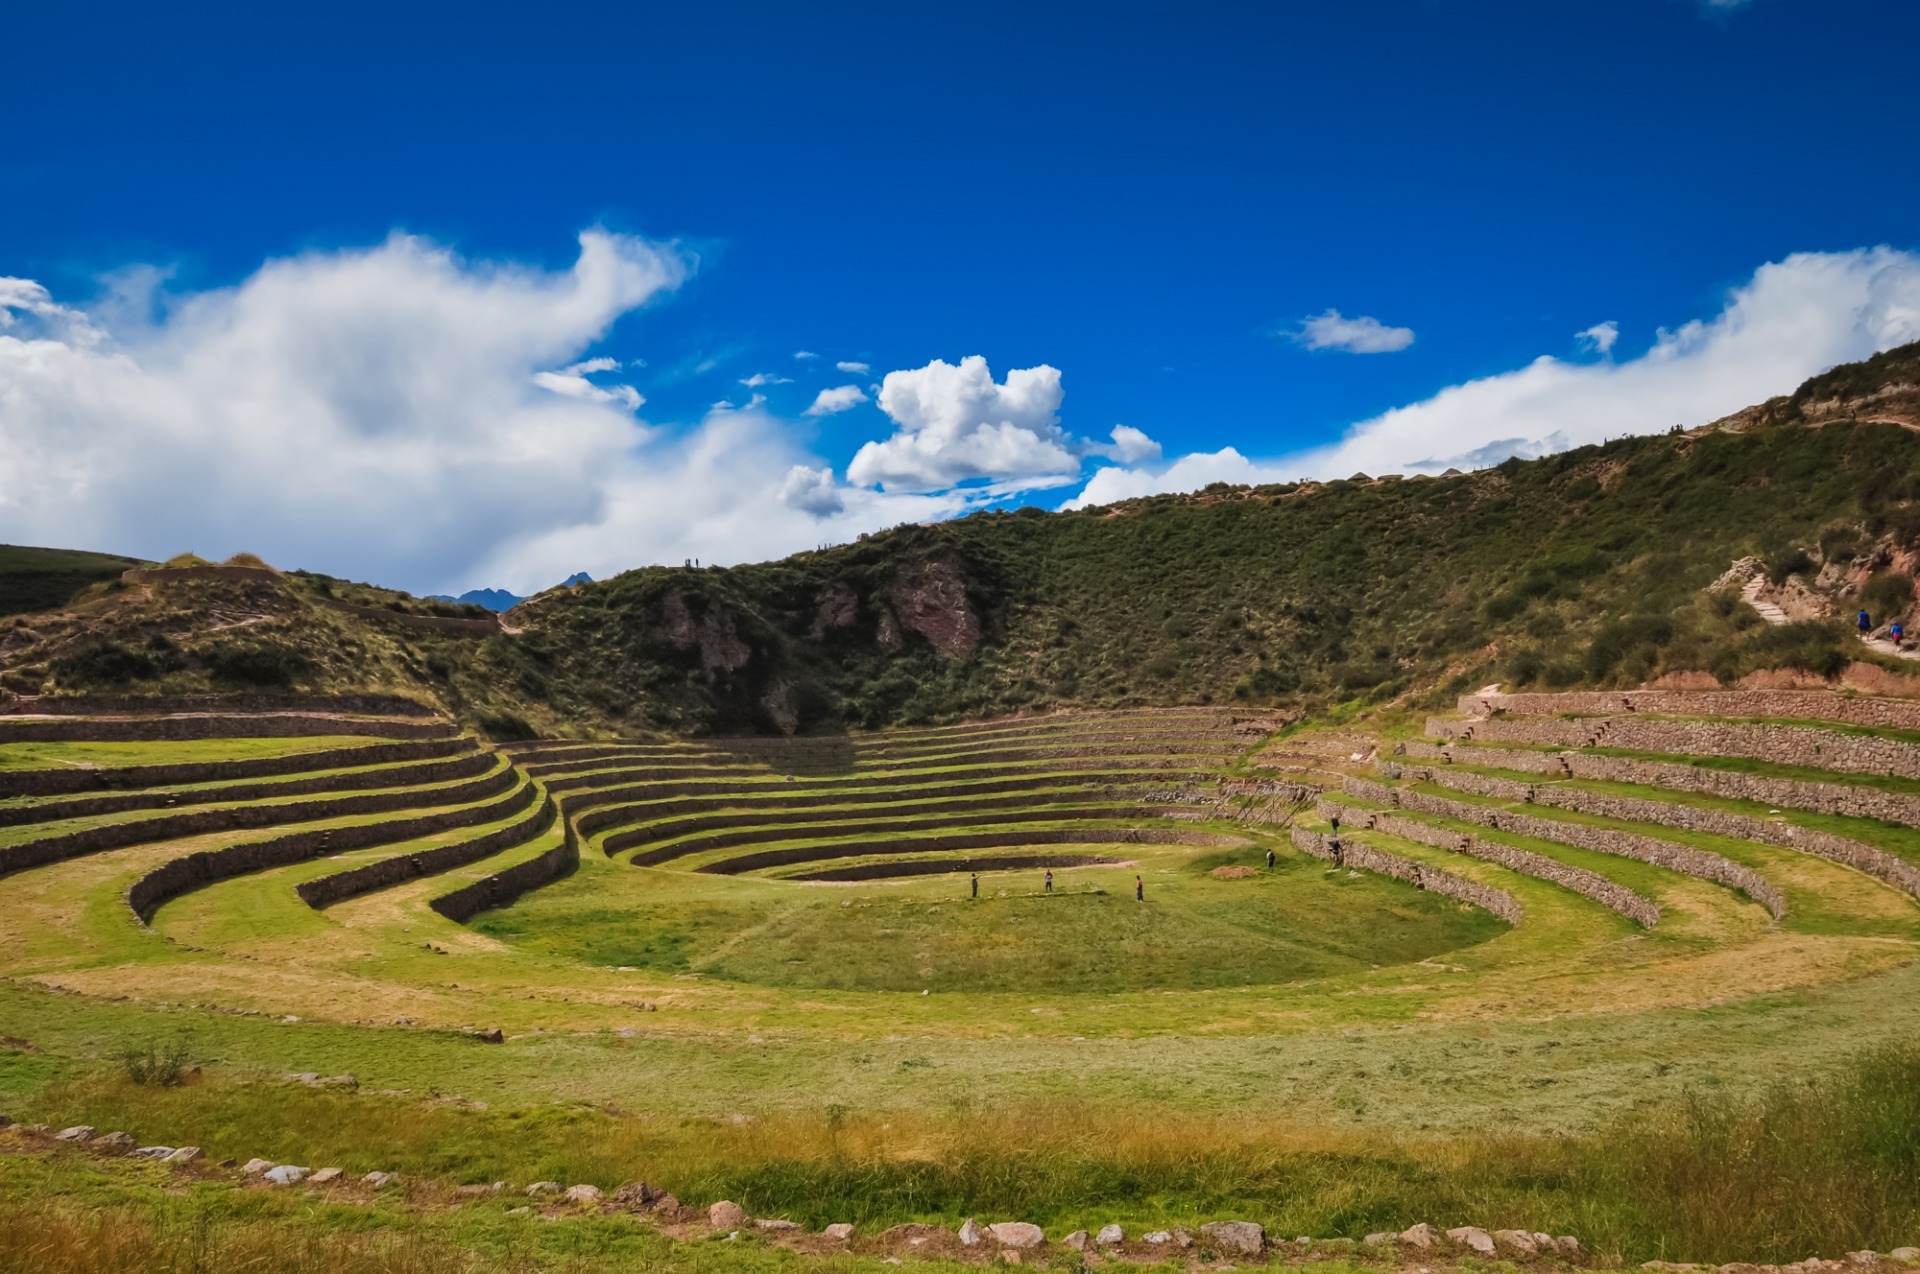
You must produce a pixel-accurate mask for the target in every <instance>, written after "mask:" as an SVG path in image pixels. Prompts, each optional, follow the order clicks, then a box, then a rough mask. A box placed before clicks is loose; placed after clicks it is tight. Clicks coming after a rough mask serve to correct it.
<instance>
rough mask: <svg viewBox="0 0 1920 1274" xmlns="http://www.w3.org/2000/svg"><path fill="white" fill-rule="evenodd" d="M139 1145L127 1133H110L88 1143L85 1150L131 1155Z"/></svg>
mask: <svg viewBox="0 0 1920 1274" xmlns="http://www.w3.org/2000/svg"><path fill="white" fill-rule="evenodd" d="M139 1144H140V1143H139V1142H137V1141H135V1140H134V1139H133V1138H132V1137H131V1136H130V1135H129V1134H127V1133H124V1132H110V1133H108V1134H107V1135H106V1136H104V1137H95V1138H94V1139H93V1140H92V1141H89V1142H88V1143H87V1149H89V1150H100V1151H105V1152H106V1153H107V1154H110V1155H124V1154H130V1153H132V1151H133V1150H134V1149H135V1148H136V1147H137V1146H139Z"/></svg>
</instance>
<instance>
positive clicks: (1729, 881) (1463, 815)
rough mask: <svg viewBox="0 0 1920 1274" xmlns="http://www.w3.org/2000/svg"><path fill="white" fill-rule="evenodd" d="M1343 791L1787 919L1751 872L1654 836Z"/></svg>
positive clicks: (1354, 781) (1403, 794) (1403, 795)
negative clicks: (1643, 869) (1666, 875)
mask: <svg viewBox="0 0 1920 1274" xmlns="http://www.w3.org/2000/svg"><path fill="white" fill-rule="evenodd" d="M1345 789H1346V792H1347V795H1349V796H1353V797H1357V798H1359V799H1360V800H1363V801H1371V802H1373V803H1374V804H1376V805H1386V806H1392V807H1397V808H1400V809H1407V810H1413V811H1415V812H1416V813H1422V814H1433V815H1437V816H1438V817H1440V818H1450V819H1453V820H1455V821H1457V822H1462V823H1478V824H1480V825H1481V826H1483V827H1491V828H1494V829H1495V830H1497V831H1505V832H1512V833H1513V834H1515V835H1516V836H1531V837H1534V838H1535V839H1537V840H1546V841H1552V842H1554V843H1555V844H1559V845H1570V846H1572V847H1573V848H1575V849H1586V850H1592V851H1593V852H1595V853H1599V854H1617V855H1619V856H1620V857H1622V858H1633V859H1638V860H1639V861H1641V862H1645V863H1652V864H1654V865H1655V866H1656V867H1666V868H1668V869H1670V870H1673V871H1677V872H1682V873H1684V874H1686V875H1689V876H1698V877H1699V878H1701V879H1702V880H1711V881H1713V882H1715V883H1716V884H1721V885H1726V886H1728V887H1729V888H1733V889H1738V890H1741V891H1742V892H1744V893H1745V894H1746V895H1747V896H1748V897H1749V898H1752V899H1753V900H1754V901H1755V902H1757V903H1759V904H1760V905H1761V906H1763V907H1765V908H1766V909H1767V911H1768V912H1770V913H1771V914H1772V915H1773V916H1774V918H1775V919H1778V918H1779V917H1781V916H1784V915H1786V914H1787V901H1786V898H1785V897H1784V896H1783V895H1782V894H1781V893H1780V891H1779V890H1778V889H1776V888H1774V887H1773V886H1772V885H1770V884H1768V883H1767V881H1766V879H1765V878H1764V877H1762V876H1761V875H1760V873H1758V872H1756V871H1754V870H1752V869H1751V868H1748V867H1742V866H1741V865H1740V864H1738V863H1736V862H1734V861H1733V860H1732V859H1730V858H1727V857H1724V856H1723V855H1720V854H1715V853H1710V852H1708V851H1707V850H1703V849H1695V848H1693V847H1692V846H1690V845H1681V844H1679V843H1677V842H1674V841H1669V840H1661V839H1659V838H1658V837H1653V836H1638V835H1635V834H1633V833H1631V832H1619V831H1614V830H1612V829H1610V828H1605V827H1592V826H1589V825H1588V824H1585V823H1570V822H1567V821H1565V820H1562V819H1555V818H1540V817H1537V816H1535V815H1531V814H1522V813H1520V812H1518V811H1516V810H1501V809H1493V808H1490V807H1488V806H1485V805H1476V804H1473V803H1472V802H1470V801H1456V800H1451V799H1449V798H1447V797H1444V796H1434V795H1431V794H1429V793H1426V792H1412V791H1408V790H1407V789H1405V788H1398V787H1389V786H1387V785H1386V784H1384V783H1375V782H1373V781H1372V780H1370V779H1362V778H1355V777H1352V776H1349V777H1348V778H1347V779H1346V781H1345Z"/></svg>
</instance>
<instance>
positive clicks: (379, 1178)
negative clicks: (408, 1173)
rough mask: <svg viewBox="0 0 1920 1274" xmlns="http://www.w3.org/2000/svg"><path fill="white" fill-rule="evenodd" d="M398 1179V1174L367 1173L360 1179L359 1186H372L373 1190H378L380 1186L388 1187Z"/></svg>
mask: <svg viewBox="0 0 1920 1274" xmlns="http://www.w3.org/2000/svg"><path fill="white" fill-rule="evenodd" d="M399 1179H400V1177H399V1174H398V1173H393V1172H369V1173H368V1174H367V1175H366V1176H364V1177H362V1178H360V1184H361V1185H363V1186H372V1187H373V1188H374V1189H376V1190H378V1189H379V1188H380V1187H381V1186H390V1185H392V1184H393V1183H394V1182H395V1181H398V1180H399Z"/></svg>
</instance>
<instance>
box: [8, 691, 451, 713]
mask: <svg viewBox="0 0 1920 1274" xmlns="http://www.w3.org/2000/svg"><path fill="white" fill-rule="evenodd" d="M179 712H346V713H352V714H354V715H356V716H368V717H437V716H439V715H440V711H439V709H437V708H434V707H432V706H431V705H429V704H424V703H421V702H419V701H418V700H414V699H408V698H404V697H403V696H401V695H383V694H359V695H303V694H288V695H263V694H232V695H211V694H209V695H96V694H84V695H11V696H6V695H4V693H3V692H0V716H20V715H25V716H55V717H70V716H139V715H142V714H161V713H179Z"/></svg>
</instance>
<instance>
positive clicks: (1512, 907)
mask: <svg viewBox="0 0 1920 1274" xmlns="http://www.w3.org/2000/svg"><path fill="white" fill-rule="evenodd" d="M1327 840H1328V837H1327V836H1325V835H1323V834H1322V833H1320V832H1310V831H1308V830H1307V829H1306V828H1304V827H1296V828H1294V829H1293V847H1294V848H1295V849H1298V850H1300V851H1301V852H1303V853H1307V854H1312V855H1313V856H1314V857H1315V858H1323V859H1325V860H1326V861H1328V862H1332V861H1334V859H1333V851H1332V850H1331V849H1329V848H1328V847H1327ZM1340 863H1341V865H1342V866H1344V867H1353V868H1357V869H1359V870H1362V871H1370V872H1374V873H1376V874H1377V875H1381V876H1391V877H1392V878H1393V879H1395V880H1404V881H1406V882H1408V883H1409V884H1411V885H1413V886H1414V887H1415V888H1418V889H1425V890H1429V891H1431V892H1433V893H1436V894H1444V895H1446V896H1447V897H1449V898H1457V899H1459V900H1460V901H1461V902H1464V903H1469V904H1471V905H1472V906H1475V907H1478V908H1480V910H1482V911H1489V912H1492V913H1493V914H1494V915H1496V916H1498V917H1499V918H1500V919H1502V920H1504V921H1506V922H1507V923H1508V924H1510V925H1518V924H1520V923H1521V922H1522V921H1523V920H1525V919H1526V914H1527V913H1526V909H1525V908H1523V907H1522V906H1521V905H1520V900H1519V899H1517V898H1515V897H1514V896H1513V895H1512V894H1510V893H1508V892H1507V891H1506V890H1504V889H1495V888H1493V887H1492V886H1490V885H1482V884H1479V883H1478V882H1476V881H1471V880H1468V879H1466V878H1465V877H1464V876H1456V875H1454V874H1453V873H1452V872H1450V871H1442V870H1441V869H1440V868H1438V867H1428V866H1426V865H1425V864H1424V863H1416V862H1414V861H1413V860H1412V859H1411V858H1402V857H1400V855H1398V854H1389V853H1388V852H1387V851H1386V850H1384V849H1375V848H1374V847H1373V846H1371V845H1362V844H1359V843H1357V842H1355V841H1352V840H1349V839H1348V838H1346V837H1342V838H1341V840H1340Z"/></svg>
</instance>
